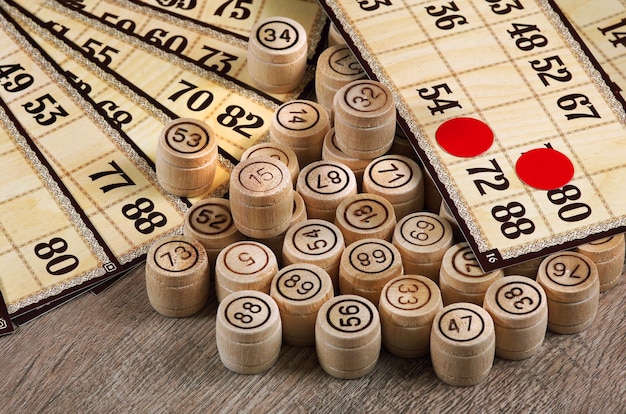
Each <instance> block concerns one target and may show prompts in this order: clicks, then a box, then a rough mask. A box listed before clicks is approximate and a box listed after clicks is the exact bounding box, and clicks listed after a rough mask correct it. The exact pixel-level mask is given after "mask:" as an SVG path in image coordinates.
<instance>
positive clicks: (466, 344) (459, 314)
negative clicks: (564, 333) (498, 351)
mask: <svg viewBox="0 0 626 414" xmlns="http://www.w3.org/2000/svg"><path fill="white" fill-rule="evenodd" d="M433 331H436V332H437V338H438V339H439V340H440V341H442V342H443V343H445V344H446V345H447V346H449V347H451V348H452V349H454V350H455V356H457V357H464V356H465V357H469V356H474V355H475V354H477V353H478V352H482V351H483V350H484V349H486V348H487V347H488V346H487V344H489V343H490V342H492V341H493V337H494V325H493V319H492V318H491V316H490V315H489V314H488V313H487V311H486V310H484V309H483V308H481V307H480V306H478V305H475V304H473V303H464V302H459V303H453V304H451V305H448V306H445V307H444V308H443V309H442V310H441V311H439V313H438V314H437V316H436V317H435V320H434V321H433ZM459 344H461V345H462V346H460V347H459V346H457V345H459Z"/></svg>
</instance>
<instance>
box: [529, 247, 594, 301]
mask: <svg viewBox="0 0 626 414" xmlns="http://www.w3.org/2000/svg"><path fill="white" fill-rule="evenodd" d="M537 282H539V283H540V284H541V285H542V286H543V287H544V289H546V292H548V291H549V292H550V294H549V297H550V298H551V299H553V300H556V301H563V302H576V301H581V300H584V299H587V298H588V297H589V296H592V295H593V294H594V291H595V290H598V289H599V283H600V282H599V278H598V270H597V268H596V265H595V264H594V263H593V261H591V259H589V258H588V257H586V256H584V255H582V254H580V253H575V252H562V253H554V254H551V255H549V256H548V257H546V258H545V259H544V260H543V261H542V262H541V265H540V266H539V271H538V272H537Z"/></svg>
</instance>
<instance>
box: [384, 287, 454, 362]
mask: <svg viewBox="0 0 626 414" xmlns="http://www.w3.org/2000/svg"><path fill="white" fill-rule="evenodd" d="M442 308H443V301H442V300H441V293H440V292H439V287H437V284H436V283H435V282H433V281H432V280H430V279H429V278H427V277H425V276H419V275H401V276H398V277H395V278H393V279H391V280H390V281H389V282H387V284H386V285H385V286H384V287H383V290H382V292H381V295H380V302H379V305H378V311H379V313H380V324H381V328H382V343H383V346H384V347H385V348H386V349H387V350H388V351H389V352H391V353H392V354H394V355H396V356H399V357H402V358H417V357H421V356H424V355H427V354H428V353H429V352H430V332H431V330H432V324H433V320H434V319H435V315H437V313H438V312H439V311H440V310H441V309H442Z"/></svg>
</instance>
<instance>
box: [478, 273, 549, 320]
mask: <svg viewBox="0 0 626 414" xmlns="http://www.w3.org/2000/svg"><path fill="white" fill-rule="evenodd" d="M547 306H548V305H547V299H546V293H545V291H544V290H543V288H542V287H541V285H540V284H539V283H537V282H536V281H534V280H533V279H530V278H527V277H525V276H519V275H511V276H507V277H505V278H502V279H499V280H496V281H495V282H493V284H491V286H489V288H488V289H487V293H486V294H485V304H484V306H483V307H484V308H485V309H487V310H488V311H489V314H490V315H491V317H492V318H493V320H494V323H496V324H499V325H503V326H506V327H507V328H511V329H523V328H527V327H529V326H532V325H535V324H537V323H539V322H541V321H542V320H543V319H544V318H547V312H548V307H547Z"/></svg>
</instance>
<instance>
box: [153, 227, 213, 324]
mask: <svg viewBox="0 0 626 414" xmlns="http://www.w3.org/2000/svg"><path fill="white" fill-rule="evenodd" d="M145 274H146V291H147V293H148V300H149V301H150V305H152V307H153V308H154V310H156V311H157V312H159V313H160V314H162V315H165V316H171V317H184V316H190V315H193V314H194V313H196V312H198V311H200V310H201V309H202V308H203V307H204V305H205V304H206V303H207V300H208V298H209V284H210V276H209V260H208V257H207V254H206V252H205V251H204V247H203V246H202V245H201V244H200V242H198V241H197V240H194V239H192V238H190V237H185V236H180V235H171V236H165V237H163V238H161V239H159V240H158V241H156V242H155V243H154V244H153V245H152V246H151V247H150V249H149V250H148V254H147V256H146V270H145Z"/></svg>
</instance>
